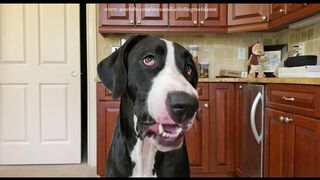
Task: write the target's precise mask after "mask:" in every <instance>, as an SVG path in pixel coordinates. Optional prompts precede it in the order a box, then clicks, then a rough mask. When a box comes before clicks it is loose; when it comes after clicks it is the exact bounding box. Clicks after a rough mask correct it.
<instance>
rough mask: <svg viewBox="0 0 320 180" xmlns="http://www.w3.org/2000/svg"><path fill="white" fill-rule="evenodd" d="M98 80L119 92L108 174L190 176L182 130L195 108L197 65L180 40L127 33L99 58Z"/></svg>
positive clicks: (196, 108) (191, 122) (186, 126)
mask: <svg viewBox="0 0 320 180" xmlns="http://www.w3.org/2000/svg"><path fill="white" fill-rule="evenodd" d="M97 70H98V75H99V77H100V79H101V81H102V83H103V84H104V85H105V86H106V87H107V88H108V89H110V90H111V91H112V98H113V99H117V98H119V97H121V103H120V111H119V116H118V120H117V124H116V128H115V132H114V135H113V139H112V144H111V147H110V150H109V157H108V161H107V169H106V173H107V174H106V176H108V177H130V176H132V177H137V176H140V177H141V176H142V177H143V176H144V177H145V176H151V177H189V176H190V170H189V160H188V154H187V149H186V145H185V140H184V135H183V132H184V131H186V130H188V129H190V128H191V127H192V124H193V120H194V118H195V116H196V113H197V111H198V93H197V91H196V89H195V88H196V86H197V83H198V75H197V70H196V68H195V64H194V62H193V60H192V55H191V54H190V53H189V52H188V51H187V50H186V49H185V48H184V47H182V46H181V45H179V44H177V43H173V42H171V41H167V40H164V39H161V38H159V37H157V36H149V35H136V36H132V37H130V38H129V39H128V40H127V41H126V42H125V44H123V45H122V46H121V47H120V48H119V49H118V50H117V51H115V52H114V53H112V54H111V55H110V56H109V57H107V58H106V59H104V60H103V61H101V62H100V63H99V64H98V68H97Z"/></svg>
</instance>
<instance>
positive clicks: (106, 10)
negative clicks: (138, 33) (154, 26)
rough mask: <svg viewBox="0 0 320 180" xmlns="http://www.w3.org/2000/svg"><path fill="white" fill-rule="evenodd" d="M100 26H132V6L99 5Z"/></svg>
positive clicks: (125, 4) (124, 4)
mask: <svg viewBox="0 0 320 180" xmlns="http://www.w3.org/2000/svg"><path fill="white" fill-rule="evenodd" d="M99 8H100V25H127V26H129V25H134V11H133V10H134V4H127V3H123V4H120V3H119V4H112V3H110V4H100V5H99Z"/></svg>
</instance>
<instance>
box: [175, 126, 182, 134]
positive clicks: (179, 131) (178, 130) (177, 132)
mask: <svg viewBox="0 0 320 180" xmlns="http://www.w3.org/2000/svg"><path fill="white" fill-rule="evenodd" d="M181 131H182V128H181V127H179V129H177V131H176V134H178V135H179V134H180V133H181Z"/></svg>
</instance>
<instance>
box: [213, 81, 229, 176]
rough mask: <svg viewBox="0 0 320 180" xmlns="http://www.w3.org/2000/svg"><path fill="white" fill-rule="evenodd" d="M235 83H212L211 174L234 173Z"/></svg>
mask: <svg viewBox="0 0 320 180" xmlns="http://www.w3.org/2000/svg"><path fill="white" fill-rule="evenodd" d="M234 92H235V85H234V83H210V142H209V152H210V157H209V158H210V172H211V173H233V172H234V109H235V106H234V105H235V104H234V97H235V96H234Z"/></svg>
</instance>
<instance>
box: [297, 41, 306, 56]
mask: <svg viewBox="0 0 320 180" xmlns="http://www.w3.org/2000/svg"><path fill="white" fill-rule="evenodd" d="M298 46H299V49H298V52H299V55H304V52H305V49H304V42H302V43H299V44H298Z"/></svg>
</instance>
